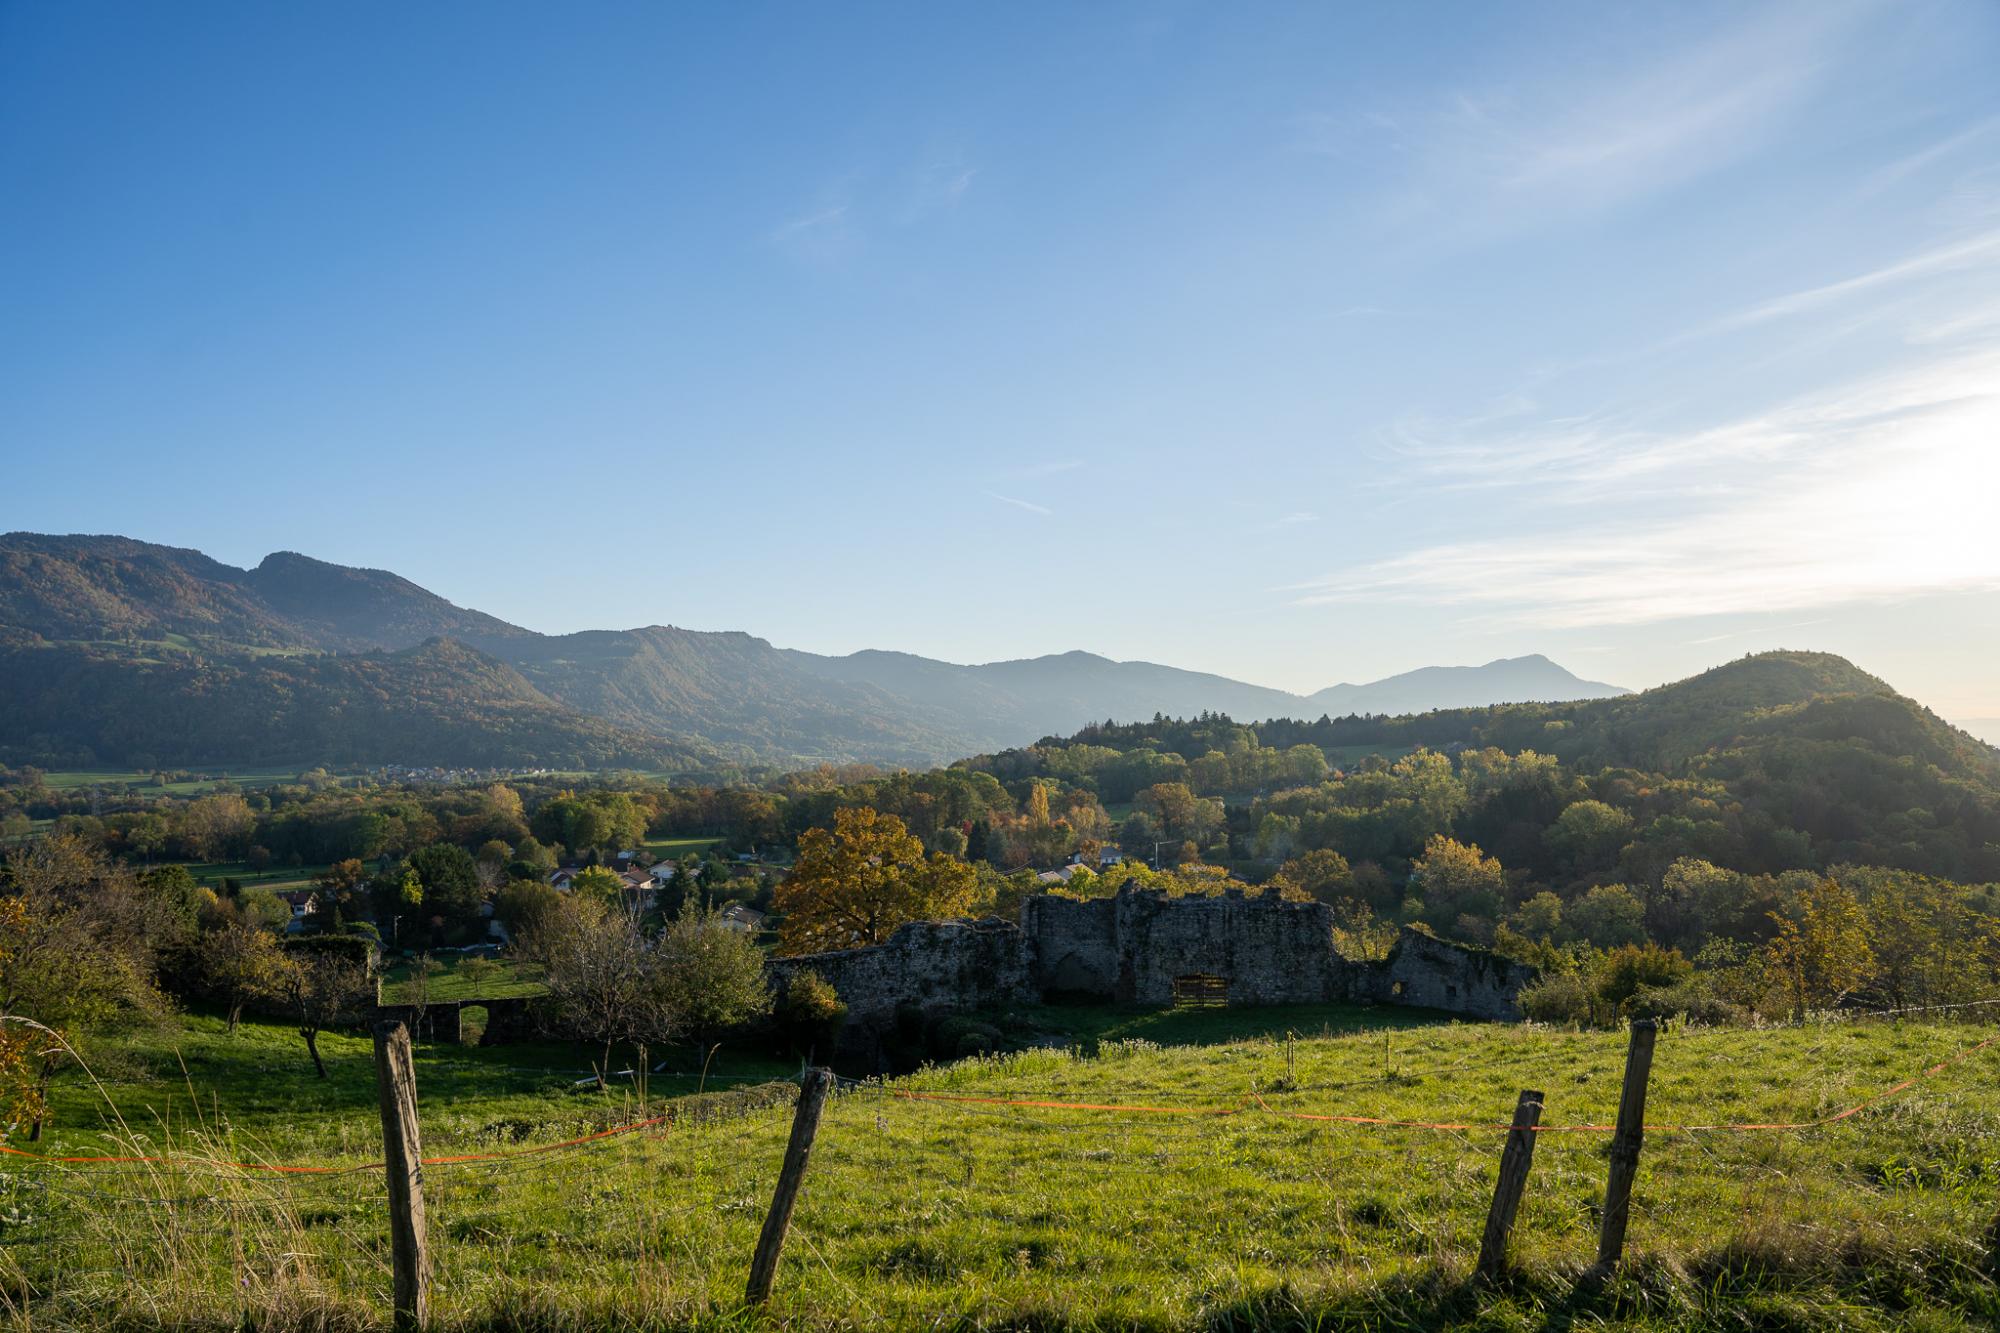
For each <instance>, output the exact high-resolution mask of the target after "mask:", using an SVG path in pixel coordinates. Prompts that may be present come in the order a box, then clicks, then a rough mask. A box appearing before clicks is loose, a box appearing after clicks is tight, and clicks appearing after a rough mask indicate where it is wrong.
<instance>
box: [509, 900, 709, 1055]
mask: <svg viewBox="0 0 2000 1333" xmlns="http://www.w3.org/2000/svg"><path fill="white" fill-rule="evenodd" d="M520 952H521V953H522V955H523V956H525V957H527V958H529V959H532V960H533V961H535V962H538V963H540V964H541V965H542V970H543V977H542V981H543V984H544V985H545V986H547V987H548V1000H547V1002H546V1004H547V1008H546V1012H547V1015H548V1017H549V1020H550V1023H551V1025H552V1026H553V1027H554V1028H555V1029H556V1030H557V1031H558V1032H560V1033H561V1034H562V1035H565V1036H569V1037H574V1038H576V1039H578V1040H582V1041H587V1042H590V1043H592V1044H593V1045H596V1046H598V1047H600V1048H601V1049H602V1059H600V1060H597V1061H594V1062H593V1070H594V1072H595V1074H596V1076H597V1082H598V1086H599V1087H603V1086H604V1085H605V1082H606V1079H607V1077H608V1075H609V1073H610V1067H611V1050H612V1047H613V1046H614V1045H616V1044H617V1043H618V1042H619V1041H630V1042H632V1043H633V1044H635V1045H643V1044H645V1043H646V1042H648V1041H651V1040H657V1039H659V1038H660V1037H662V1036H669V1035H672V1034H673V1025H672V1023H671V1021H670V1019H671V1015H669V1014H665V1013H662V1012H661V1011H660V1010H659V1009H658V1008H657V1001H658V998H659V997H658V995H657V993H656V992H655V991H654V990H653V989H652V988H651V987H650V985H649V982H650V976H649V959H648V957H647V949H646V942H645V940H644V939H643V938H642V937H641V936H640V934H639V930H638V927H637V925H636V924H635V923H634V922H633V921H632V920H631V919H630V918H629V917H627V916H626V915H625V914H624V913H623V912H620V911H617V910H615V909H614V908H613V907H612V906H611V905H610V904H609V903H607V902H605V901H604V900H602V899H600V898H595V897H586V896H583V895H579V894H571V895H570V896H569V897H567V898H565V899H563V901H562V903H561V904H560V905H559V907H558V908H557V909H556V910H554V911H551V912H549V913H548V914H547V915H546V916H545V917H544V918H543V920H542V921H541V922H540V923H539V924H538V925H537V926H536V927H535V929H534V930H533V931H532V932H530V933H529V934H528V935H527V936H526V937H525V938H524V939H523V940H522V941H521V948H520Z"/></svg>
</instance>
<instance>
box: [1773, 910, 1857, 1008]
mask: <svg viewBox="0 0 2000 1333" xmlns="http://www.w3.org/2000/svg"><path fill="white" fill-rule="evenodd" d="M1771 920H1772V921H1773V922H1775V923H1776V924H1777V927H1778V933H1777V934H1776V935H1775V936H1773V937H1772V940H1771V943H1770V944H1769V945H1768V946H1767V950H1768V954H1769V957H1770V961H1771V967H1772V970H1773V971H1775V972H1776V973H1777V974H1778V976H1780V977H1782V978H1783V979H1784V982H1785V989H1786V990H1787V991H1788V992H1789V993H1790V996H1791V1001H1792V1012H1793V1013H1794V1014H1795V1015H1799V1016H1803V1015H1805V1014H1806V1013H1807V1012H1809V1011H1811V1010H1814V1009H1826V1008H1830V1007H1832V1006H1833V1005H1835V1004H1838V1003H1839V1002H1840V1000H1841V997H1843V996H1845V995H1846V994H1847V993H1848V992H1850V991H1852V990H1854V989H1855V988H1856V987H1858V986H1860V985H1861V984H1863V983H1864V982H1866V981H1867V980H1868V978H1869V977H1870V976H1871V975H1872V974H1873V973H1874V971H1875V951H1874V950H1873V949H1872V948H1871V947H1870V946H1869V941H1868V933H1869V932H1868V917H1867V914H1866V913H1864V912H1863V911H1862V910H1861V904H1860V903H1858V902H1856V901H1855V900H1854V895H1853V894H1851V893H1849V892H1848V891H1847V890H1846V889H1844V888H1842V887H1841V886H1840V885H1839V884H1837V883H1835V882H1834V881H1833V880H1830V879H1823V880H1821V881H1820V882H1819V883H1817V884H1815V885H1813V886H1812V887H1811V888H1809V889H1807V890H1805V891H1804V892H1802V893H1801V894H1799V905H1798V912H1797V915H1796V916H1786V915H1784V914H1782V913H1779V912H1773V913H1771Z"/></svg>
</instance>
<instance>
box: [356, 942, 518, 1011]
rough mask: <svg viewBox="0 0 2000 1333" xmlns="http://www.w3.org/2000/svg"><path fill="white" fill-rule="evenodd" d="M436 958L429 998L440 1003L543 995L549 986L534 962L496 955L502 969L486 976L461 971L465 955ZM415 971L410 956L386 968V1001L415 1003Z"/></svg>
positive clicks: (498, 964) (383, 994)
mask: <svg viewBox="0 0 2000 1333" xmlns="http://www.w3.org/2000/svg"><path fill="white" fill-rule="evenodd" d="M436 961H437V963H438V966H439V968H440V969H441V970H440V971H437V972H434V973H432V974H431V978H430V993H429V999H430V1000H431V1001H433V1002H435V1003H438V1004H444V1003H447V1002H449V1001H453V1000H511V999H516V998H519V997H521V996H527V995H541V994H543V993H544V992H546V991H547V989H548V988H547V987H546V986H544V985H543V984H542V970H541V968H540V967H539V966H537V965H536V964H533V963H517V962H514V961H512V960H511V959H495V960H493V961H494V964H495V966H497V967H498V968H499V971H497V972H495V973H494V974H493V975H491V976H489V977H485V978H483V979H482V978H479V977H476V976H467V975H465V974H464V973H463V972H462V971H461V969H462V968H463V967H464V966H465V959H463V958H460V957H456V956H453V955H449V954H447V955H443V956H440V957H439V958H438V959H437V960H436ZM478 970H480V971H483V970H484V969H478ZM415 974H416V964H415V963H414V962H413V961H407V960H406V961H403V962H399V963H396V964H395V965H393V966H392V967H390V968H389V969H388V970H387V971H385V972H384V973H383V974H382V1003H383V1004H409V1003H411V1002H412V999H413V997H412V996H411V994H410V982H411V978H412V977H413V976H414V975H415Z"/></svg>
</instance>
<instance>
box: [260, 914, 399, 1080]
mask: <svg viewBox="0 0 2000 1333" xmlns="http://www.w3.org/2000/svg"><path fill="white" fill-rule="evenodd" d="M315 942H317V941H315ZM271 993H272V994H273V995H275V996H277V997H278V998H279V999H281V1000H282V1001H283V1002H284V1004H285V1006H286V1007H287V1008H288V1009H289V1010H290V1011H291V1014H292V1018H293V1021H294V1022H296V1023H297V1024H298V1029H299V1036H300V1037H301V1038H302V1039H303V1040H304V1041H305V1044H306V1054H308V1055H310V1056H311V1057H312V1062H313V1069H314V1071H315V1072H317V1073H318V1074H319V1076H320V1077H321V1078H325V1077H326V1061H325V1060H324V1059H322V1058H321V1056H320V1053H319V1037H320V1033H322V1032H324V1031H325V1030H326V1029H328V1028H330V1027H339V1026H341V1025H343V1024H347V1023H353V1022H357V1021H359V1020H360V1018H361V1015H362V1014H363V1013H364V1012H365V1011H366V1009H367V1007H368V1005H369V1004H370V1003H371V1002H372V1001H373V999H374V993H373V988H372V987H371V986H370V985H369V984H368V969H367V968H365V967H363V966H362V965H361V964H360V963H359V962H357V961H355V960H354V959H353V958H352V957H350V956H348V955H347V954H344V953H342V952H340V951H338V950H334V949H301V950H297V951H296V952H287V953H284V954H282V955H281V958H280V961H279V964H278V968H277V972H276V975H275V977H274V978H273V980H272V982H271Z"/></svg>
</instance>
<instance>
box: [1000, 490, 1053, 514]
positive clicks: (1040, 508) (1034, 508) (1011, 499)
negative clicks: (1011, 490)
mask: <svg viewBox="0 0 2000 1333" xmlns="http://www.w3.org/2000/svg"><path fill="white" fill-rule="evenodd" d="M985 495H986V498H987V499H989V500H998V501H999V502H1000V503H1001V504H1004V505H1013V506H1014V507H1015V508H1016V509H1025V510H1027V511H1028V512H1029V513H1031V514H1039V515H1040V516H1041V517H1043V518H1054V517H1055V516H1056V511H1055V510H1053V509H1051V508H1049V507H1048V506H1047V505H1038V504H1036V503H1035V502H1034V501H1033V500H1022V499H1019V498H1017V497H1015V496H1012V495H1002V494H1000V492H998V491H987V492H985Z"/></svg>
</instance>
